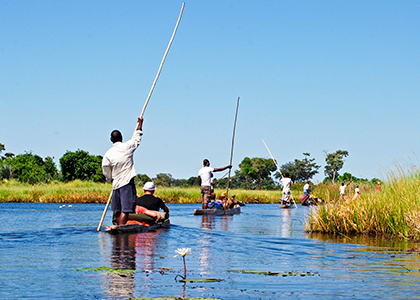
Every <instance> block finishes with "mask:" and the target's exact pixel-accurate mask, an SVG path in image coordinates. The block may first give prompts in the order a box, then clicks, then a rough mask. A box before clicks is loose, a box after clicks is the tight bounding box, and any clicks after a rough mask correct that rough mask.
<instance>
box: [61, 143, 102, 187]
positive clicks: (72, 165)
mask: <svg viewBox="0 0 420 300" xmlns="http://www.w3.org/2000/svg"><path fill="white" fill-rule="evenodd" d="M60 167H61V174H62V180H63V181H65V182H67V181H72V180H75V179H80V180H91V181H95V182H105V176H104V175H103V174H102V156H100V155H96V156H95V155H90V154H89V152H86V151H83V150H80V149H78V150H77V151H76V152H71V151H67V152H66V153H65V154H64V155H63V156H62V157H61V158H60Z"/></svg>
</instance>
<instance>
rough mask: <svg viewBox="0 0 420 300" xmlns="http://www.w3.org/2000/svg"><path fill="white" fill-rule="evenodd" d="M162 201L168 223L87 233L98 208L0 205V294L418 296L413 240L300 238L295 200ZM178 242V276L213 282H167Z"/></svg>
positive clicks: (301, 215) (418, 263) (419, 263)
mask: <svg viewBox="0 0 420 300" xmlns="http://www.w3.org/2000/svg"><path fill="white" fill-rule="evenodd" d="M168 206H169V208H170V210H171V223H172V226H171V228H170V229H162V230H158V231H155V232H149V233H139V234H124V235H119V236H111V235H109V234H107V233H105V232H97V231H96V227H97V225H98V222H99V220H100V218H101V214H102V212H103V209H104V207H105V205H99V204H72V207H71V208H69V207H68V205H67V206H65V208H60V204H41V203H0V211H1V215H2V216H3V220H2V222H1V223H0V272H1V273H0V298H1V299H22V298H25V299H130V298H152V297H158V296H172V297H173V296H177V297H213V298H218V299H283V298H288V299H318V298H322V299H420V255H419V245H418V244H415V243H408V242H399V241H396V240H383V239H377V240H375V239H370V238H366V237H359V238H357V237H356V238H349V237H331V236H319V235H309V234H307V233H305V232H304V223H305V219H306V218H307V214H308V211H309V208H306V207H300V206H299V207H298V208H297V209H291V210H284V209H279V208H278V207H277V205H271V204H249V205H247V206H245V207H242V213H241V214H239V215H234V216H216V217H212V216H194V215H193V210H194V208H199V206H200V205H198V204H169V205H168ZM110 223H111V213H110V212H108V214H107V217H106V219H105V222H104V225H110ZM185 247H188V248H191V252H192V254H191V255H187V256H186V266H187V278H190V279H196V278H217V279H221V281H220V282H187V283H182V282H177V281H175V279H174V278H175V276H176V275H178V274H180V275H183V272H184V269H183V261H182V258H180V257H177V258H174V255H175V254H176V253H175V250H176V249H177V248H185ZM109 267H111V268H115V269H118V270H127V269H128V270H135V272H126V273H125V272H122V271H118V270H117V271H115V272H110V271H109V270H108V271H107V269H106V268H109ZM232 270H258V271H270V272H280V274H283V273H287V274H289V273H288V272H291V273H290V275H288V276H268V275H261V274H257V273H237V272H232ZM304 274H307V275H306V276H301V275H304Z"/></svg>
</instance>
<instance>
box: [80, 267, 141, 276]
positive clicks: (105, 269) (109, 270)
mask: <svg viewBox="0 0 420 300" xmlns="http://www.w3.org/2000/svg"><path fill="white" fill-rule="evenodd" d="M73 270H75V271H94V272H98V271H99V272H101V273H105V274H117V275H127V274H133V273H137V272H141V270H131V269H117V268H113V267H94V268H74V269H73Z"/></svg>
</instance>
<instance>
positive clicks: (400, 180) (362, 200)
mask: <svg viewBox="0 0 420 300" xmlns="http://www.w3.org/2000/svg"><path fill="white" fill-rule="evenodd" d="M419 174H420V173H419V170H418V169H417V168H416V167H415V166H413V167H410V168H409V169H408V170H405V169H403V168H402V167H401V166H397V167H396V168H395V169H393V170H392V171H390V172H389V173H388V180H387V183H386V184H384V185H383V186H382V187H381V190H380V192H378V193H376V192H373V193H372V192H371V193H365V194H363V193H362V195H361V197H359V198H357V199H354V200H351V199H348V200H347V201H344V202H342V203H341V202H338V203H335V204H333V203H328V204H327V205H324V206H320V207H319V208H318V209H316V210H315V211H313V212H312V213H310V214H309V216H308V221H307V223H306V226H305V230H306V231H309V232H321V233H328V234H340V235H354V234H368V235H378V234H379V235H384V236H391V237H399V238H403V239H414V240H420V198H419V195H420V175H419Z"/></svg>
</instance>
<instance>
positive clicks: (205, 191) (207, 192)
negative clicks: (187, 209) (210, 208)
mask: <svg viewBox="0 0 420 300" xmlns="http://www.w3.org/2000/svg"><path fill="white" fill-rule="evenodd" d="M210 197H211V187H210V186H202V187H201V203H205V204H207V203H209V202H210Z"/></svg>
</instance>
